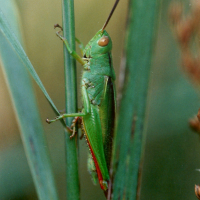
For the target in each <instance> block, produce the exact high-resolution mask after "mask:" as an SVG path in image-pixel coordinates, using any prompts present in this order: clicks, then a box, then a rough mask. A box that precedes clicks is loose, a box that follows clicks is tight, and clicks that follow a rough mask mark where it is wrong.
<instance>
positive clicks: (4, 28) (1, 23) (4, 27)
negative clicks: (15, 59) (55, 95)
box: [0, 10, 64, 125]
mask: <svg viewBox="0 0 200 200" xmlns="http://www.w3.org/2000/svg"><path fill="white" fill-rule="evenodd" d="M0 31H1V32H2V34H3V35H4V37H5V38H6V39H7V41H8V42H9V43H10V44H11V46H12V48H13V50H14V51H15V52H16V54H17V55H18V56H19V58H20V59H21V61H22V62H23V64H24V65H25V67H26V68H27V69H28V71H29V72H30V73H31V75H32V77H33V78H34V80H35V81H36V83H37V84H38V85H39V87H40V89H41V90H42V92H43V93H44V95H45V97H46V98H47V100H48V101H49V103H50V105H51V107H52V108H53V110H54V112H55V113H56V115H60V113H59V111H58V109H57V108H56V106H55V105H54V103H53V101H52V100H51V98H50V96H49V94H48V93H47V91H46V89H45V88H44V85H43V84H42V82H41V80H40V78H39V76H38V75H37V73H36V71H35V69H34V68H33V65H32V64H31V62H30V60H29V58H28V57H27V55H26V53H25V51H24V49H23V47H22V46H21V44H20V42H19V41H18V39H17V38H16V36H15V34H14V32H13V31H12V29H11V28H10V26H9V23H8V22H7V20H6V18H5V16H4V14H3V12H2V11H1V10H0ZM61 122H63V121H62V120H61ZM63 123H64V122H63ZM63 125H64V124H63Z"/></svg>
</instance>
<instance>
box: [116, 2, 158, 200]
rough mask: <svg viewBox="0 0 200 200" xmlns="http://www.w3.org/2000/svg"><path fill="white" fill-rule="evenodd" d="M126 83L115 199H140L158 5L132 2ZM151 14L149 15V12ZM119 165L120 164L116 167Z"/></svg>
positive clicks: (118, 133)
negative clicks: (139, 175)
mask: <svg viewBox="0 0 200 200" xmlns="http://www.w3.org/2000/svg"><path fill="white" fill-rule="evenodd" d="M129 8H130V10H129V26H128V38H127V43H126V44H127V47H126V52H127V53H126V54H127V63H126V74H125V83H124V88H123V94H122V100H121V104H120V109H119V117H118V121H117V129H116V138H115V139H116V141H115V154H114V155H116V156H117V158H116V157H115V158H114V159H115V163H114V166H115V167H117V168H116V169H115V168H114V170H115V177H114V198H113V199H133V200H135V199H136V198H137V187H138V172H139V165H140V161H141V154H142V146H143V140H144V135H143V128H144V121H145V109H146V98H147V91H148V80H149V74H150V66H151V57H152V51H153V46H154V32H155V28H156V22H157V16H158V13H159V12H158V5H157V1H156V0H152V1H148V0H145V1H140V0H132V1H130V7H129ZM147 11H148V12H147ZM116 163H117V165H116Z"/></svg>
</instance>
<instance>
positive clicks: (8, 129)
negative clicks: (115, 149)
mask: <svg viewBox="0 0 200 200" xmlns="http://www.w3.org/2000/svg"><path fill="white" fill-rule="evenodd" d="M171 2H172V1H170V0H165V1H162V4H161V6H160V15H159V16H160V17H159V19H158V27H155V28H157V29H158V31H157V35H156V45H155V54H154V57H153V59H152V63H153V64H152V70H151V79H150V80H151V81H150V89H149V97H148V100H149V101H148V110H147V116H146V122H147V126H146V134H147V136H146V144H145V152H144V166H143V172H142V189H141V198H140V199H141V200H145V199H148V200H161V199H162V200H165V199H166V200H169V199H176V200H178V199H180V200H182V199H190V200H191V199H196V197H195V195H194V184H198V183H200V174H199V172H198V171H196V169H199V168H200V159H199V152H200V139H199V136H198V135H197V134H195V133H193V132H192V131H191V130H190V129H189V127H188V119H189V118H191V117H193V115H194V114H196V113H197V110H198V108H199V104H198V101H199V96H198V94H197V93H198V90H197V88H194V86H193V85H192V84H191V83H190V81H189V79H188V78H187V76H186V75H185V74H184V73H183V72H182V70H181V67H180V58H179V57H180V54H179V49H178V47H177V44H176V41H175V39H174V37H173V34H172V32H171V30H170V25H169V22H168V8H169V5H170V3H171ZM184 2H185V6H186V8H189V7H190V2H189V1H186V0H185V1H184ZM16 3H17V10H16V12H18V14H19V18H20V20H21V24H20V25H21V29H22V34H23V37H24V42H25V49H26V52H27V55H28V56H29V58H30V60H31V62H32V64H33V66H34V67H35V69H36V71H37V73H38V75H39V76H40V78H41V80H42V82H43V84H44V85H45V87H46V89H47V91H48V92H49V94H50V96H51V97H52V99H53V101H54V103H55V105H56V106H57V107H58V109H61V110H62V109H63V108H64V101H65V99H64V77H63V55H62V49H63V45H62V42H61V41H60V40H59V39H58V38H57V37H56V35H55V30H54V29H53V25H54V24H55V23H60V24H61V23H62V20H61V2H60V1H56V0H52V1H51V2H49V1H47V0H41V1H39V2H35V1H23V0H18V1H16ZM112 5H113V1H107V0H101V1H94V0H93V1H92V0H87V1H81V0H76V1H75V25H76V28H75V30H76V37H77V38H79V39H80V40H81V41H82V42H83V43H84V45H86V44H87V42H88V41H89V40H90V39H91V38H92V37H93V36H94V34H95V33H96V32H97V31H98V30H99V29H100V28H101V27H102V25H103V24H104V22H105V20H106V18H107V16H108V13H109V12H110V9H111V8H112ZM1 9H2V11H4V7H1ZM127 9H128V1H121V2H120V3H119V5H118V8H117V9H116V11H115V13H114V15H113V17H112V19H111V21H110V23H109V25H108V27H107V29H106V30H107V31H108V32H109V34H110V36H111V37H112V40H113V51H112V54H113V60H114V68H115V71H116V73H117V83H118V79H119V69H120V64H121V62H124V61H121V57H122V52H123V44H124V38H125V27H126V20H127V15H126V14H127ZM147 12H148V11H147ZM141 26H142V24H141ZM77 51H78V50H77ZM78 52H79V51H78ZM141 59H142V58H141ZM77 67H78V72H77V76H78V86H79V78H80V77H81V67H80V66H79V65H78V66H77ZM19 78H20V77H19ZM33 84H34V86H35V87H34V88H35V92H36V95H37V100H38V105H39V108H40V114H41V118H42V119H43V125H44V129H45V132H46V137H47V141H48V146H49V149H50V153H51V158H52V163H53V170H54V174H55V178H56V184H57V188H58V190H59V197H60V199H65V193H66V189H65V158H64V134H63V128H62V125H61V123H55V124H52V125H48V124H46V123H45V119H46V118H47V117H48V118H53V117H54V116H55V115H54V113H53V112H52V110H51V108H50V106H49V103H48V102H47V100H46V98H45V97H44V95H43V93H42V92H41V91H40V89H39V88H38V86H37V85H36V84H35V83H34V82H33ZM117 87H119V86H118V84H117ZM0 94H1V98H0V199H2V200H8V199H9V200H17V199H19V200H22V199H26V200H29V199H30V200H32V199H37V197H36V194H35V189H34V186H33V181H32V178H31V175H30V171H29V168H28V164H27V161H26V157H25V154H24V150H23V146H22V142H21V139H20V133H19V129H18V126H17V122H16V118H15V115H14V111H13V107H12V103H11V100H10V95H9V91H8V87H7V86H6V83H5V79H4V77H3V74H2V70H1V68H0ZM78 97H79V107H81V97H80V93H79V94H78ZM22 103H23V102H22ZM123 134H124V133H122V137H123ZM79 146H80V148H79V152H80V155H79V161H80V164H79V169H80V171H79V173H80V181H81V199H87V200H90V199H91V200H92V199H104V195H103V192H102V191H101V189H100V188H99V187H97V186H93V184H92V182H91V180H90V176H89V174H88V172H87V168H86V160H87V154H88V150H87V145H86V142H85V141H84V140H81V141H80V142H79Z"/></svg>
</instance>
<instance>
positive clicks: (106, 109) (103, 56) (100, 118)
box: [47, 0, 119, 191]
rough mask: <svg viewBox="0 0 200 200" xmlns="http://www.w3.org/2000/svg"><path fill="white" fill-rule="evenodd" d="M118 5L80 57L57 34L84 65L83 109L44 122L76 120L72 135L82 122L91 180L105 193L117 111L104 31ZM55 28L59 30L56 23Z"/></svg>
mask: <svg viewBox="0 0 200 200" xmlns="http://www.w3.org/2000/svg"><path fill="white" fill-rule="evenodd" d="M118 2H119V0H116V2H115V4H114V6H113V8H112V10H111V12H110V14H109V16H108V18H107V20H106V22H105V24H104V25H103V28H102V29H100V30H99V31H98V32H97V33H96V34H95V36H94V37H93V38H92V39H91V40H90V41H89V43H88V44H87V45H86V46H85V48H82V52H83V57H80V56H79V55H78V54H77V53H76V52H75V51H72V50H71V49H70V47H69V43H68V42H67V40H66V39H65V38H64V37H63V36H61V35H60V31H59V32H57V36H58V37H59V38H60V39H61V40H62V41H63V42H64V44H65V46H66V48H67V50H68V52H69V53H70V54H71V56H73V57H74V58H75V59H76V60H77V61H78V62H80V63H81V64H82V66H83V75H82V81H81V91H82V97H83V105H84V106H83V109H82V111H81V112H80V113H70V114H68V113H66V114H62V115H60V116H58V117H56V118H55V119H54V120H49V119H47V122H48V123H52V122H54V121H57V120H60V119H63V118H66V117H75V119H74V120H73V125H72V127H73V133H72V136H74V134H75V124H76V122H78V121H80V120H81V124H82V128H83V131H84V132H85V137H86V140H87V143H88V146H89V150H90V152H91V155H90V157H89V161H88V166H89V168H90V169H89V170H90V171H91V174H92V175H93V178H94V179H95V176H97V177H98V180H99V184H100V186H101V188H102V189H103V190H104V191H107V190H108V184H109V181H110V177H109V168H110V160H111V153H112V140H113V134H114V122H115V112H116V95H115V85H114V81H115V72H114V69H113V62H112V55H111V50H112V41H111V38H110V36H109V34H108V33H107V32H106V31H105V28H106V26H107V24H108V22H109V20H110V18H111V16H112V14H113V12H114V10H115V8H116V6H117V4H118ZM55 27H60V28H61V26H59V25H58V24H57V25H55ZM76 41H77V42H78V43H80V41H79V40H77V39H76ZM80 44H81V43H80ZM79 119H80V120H79ZM68 130H69V128H68ZM72 136H70V137H72Z"/></svg>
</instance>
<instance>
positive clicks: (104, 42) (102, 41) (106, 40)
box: [98, 36, 109, 47]
mask: <svg viewBox="0 0 200 200" xmlns="http://www.w3.org/2000/svg"><path fill="white" fill-rule="evenodd" d="M108 43H109V37H108V36H103V37H102V38H101V39H100V40H99V41H98V45H99V46H101V47H104V46H106V45H108Z"/></svg>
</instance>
